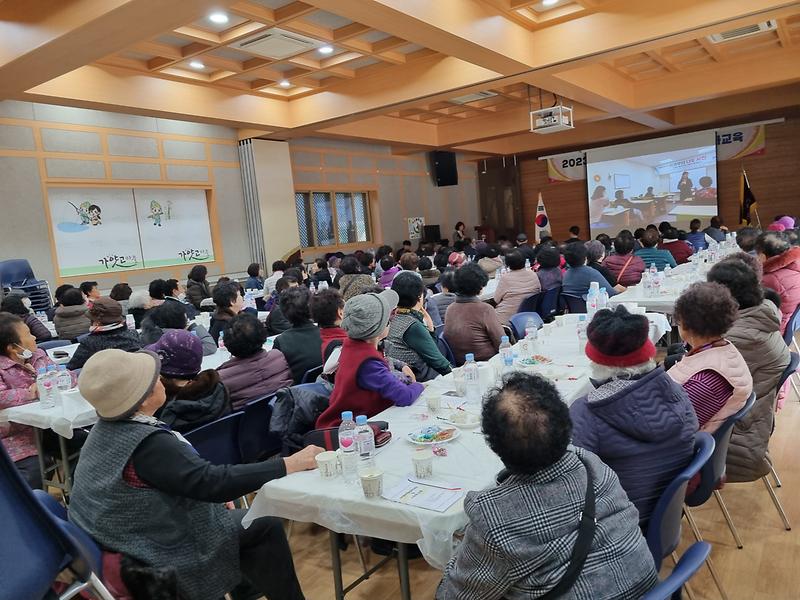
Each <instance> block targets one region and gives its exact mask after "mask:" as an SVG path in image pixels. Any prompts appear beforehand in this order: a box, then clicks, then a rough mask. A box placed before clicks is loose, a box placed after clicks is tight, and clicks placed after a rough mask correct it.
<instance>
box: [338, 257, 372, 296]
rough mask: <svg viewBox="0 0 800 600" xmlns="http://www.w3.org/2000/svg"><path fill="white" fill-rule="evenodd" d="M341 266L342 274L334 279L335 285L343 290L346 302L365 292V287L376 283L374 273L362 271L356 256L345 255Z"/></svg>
mask: <svg viewBox="0 0 800 600" xmlns="http://www.w3.org/2000/svg"><path fill="white" fill-rule="evenodd" d="M339 268H340V269H341V270H342V276H341V277H338V278H337V279H336V280H334V286H336V287H338V288H339V290H340V291H341V292H342V298H344V301H345V302H347V301H348V300H349V299H350V298H352V297H353V296H356V295H358V294H360V293H361V292H363V291H364V289H365V288H368V287H372V286H373V285H375V281H374V280H373V279H372V275H366V274H364V273H362V272H361V264H360V263H359V262H358V259H357V258H356V257H355V256H345V257H344V258H343V259H342V263H341V265H340V267H339Z"/></svg>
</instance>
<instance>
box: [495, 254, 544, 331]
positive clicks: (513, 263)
mask: <svg viewBox="0 0 800 600" xmlns="http://www.w3.org/2000/svg"><path fill="white" fill-rule="evenodd" d="M506 266H507V267H508V268H509V272H508V273H506V274H505V275H503V277H502V278H500V280H499V281H498V282H497V287H496V288H495V290H494V302H495V305H496V308H495V312H496V313H497V318H498V319H499V320H500V323H501V324H502V325H508V322H509V320H510V319H511V317H513V316H514V315H515V314H516V312H517V310H518V309H519V305H520V304H522V301H523V300H524V299H525V298H527V297H528V296H530V295H532V294H538V293H539V292H541V291H542V286H541V285H540V284H539V277H538V275H536V273H535V272H534V271H533V270H531V269H530V268H528V269H526V268H525V257H524V256H523V255H522V253H521V252H520V251H519V250H513V251H511V252H509V253H508V254H506Z"/></svg>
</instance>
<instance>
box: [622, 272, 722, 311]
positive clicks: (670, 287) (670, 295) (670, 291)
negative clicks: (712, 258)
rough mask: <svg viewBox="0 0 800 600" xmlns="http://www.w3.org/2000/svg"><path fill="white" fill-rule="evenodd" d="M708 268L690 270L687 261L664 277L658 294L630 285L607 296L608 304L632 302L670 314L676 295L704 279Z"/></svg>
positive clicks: (673, 309) (673, 308)
mask: <svg viewBox="0 0 800 600" xmlns="http://www.w3.org/2000/svg"><path fill="white" fill-rule="evenodd" d="M706 273H708V269H706V268H701V269H699V270H698V271H697V272H694V271H692V265H691V264H689V263H686V264H683V265H678V266H677V267H676V268H674V269H672V272H671V274H670V276H669V277H666V278H664V283H663V284H662V286H661V292H660V293H659V294H658V296H645V295H644V288H643V287H642V285H641V284H639V285H635V286H631V287H629V288H628V289H627V290H625V291H624V292H622V293H621V294H617V295H615V296H612V297H611V298H609V304H610V305H612V306H616V305H618V304H624V303H627V302H633V303H636V304H638V305H639V306H643V307H644V308H645V309H646V310H647V311H648V312H654V313H664V314H668V315H671V314H672V313H673V312H675V302H676V301H677V300H678V296H680V295H681V293H683V291H684V290H685V289H686V288H687V287H689V286H690V285H691V284H692V283H694V282H696V281H705V280H706Z"/></svg>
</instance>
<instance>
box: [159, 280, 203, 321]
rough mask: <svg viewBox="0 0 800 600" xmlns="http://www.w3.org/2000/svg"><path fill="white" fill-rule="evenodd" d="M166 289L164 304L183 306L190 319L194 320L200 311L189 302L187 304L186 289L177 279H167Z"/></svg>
mask: <svg viewBox="0 0 800 600" xmlns="http://www.w3.org/2000/svg"><path fill="white" fill-rule="evenodd" d="M165 284H166V285H165V287H164V302H173V303H175V304H178V305H179V306H181V307H182V308H183V310H184V312H185V313H186V317H187V318H188V319H190V320H191V319H194V318H195V317H196V316H197V315H198V314H199V313H200V311H198V310H197V309H196V308H195V307H194V306H193V305H191V304H190V303H189V302H186V288H185V287H183V284H182V283H181V282H179V281H178V280H177V279H167V280H166V282H165Z"/></svg>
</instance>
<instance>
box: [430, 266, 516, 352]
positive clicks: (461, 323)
mask: <svg viewBox="0 0 800 600" xmlns="http://www.w3.org/2000/svg"><path fill="white" fill-rule="evenodd" d="M488 281H489V277H488V276H487V275H486V272H485V271H484V270H483V269H482V268H481V267H479V266H478V265H477V264H476V263H474V262H468V263H466V264H465V265H464V266H462V267H461V268H460V269H458V271H456V274H455V284H456V292H457V296H456V301H455V302H453V303H452V304H451V305H450V306H449V307H448V309H447V313H446V315H445V316H446V318H445V322H444V336H445V339H446V340H447V343H448V344H449V346H450V349H451V350H452V351H453V355H454V356H455V359H456V364H457V365H463V364H464V357H465V356H466V355H467V354H469V353H472V354H474V355H475V360H476V361H481V360H489V359H490V358H492V357H493V356H494V355H495V354H497V352H498V350H499V349H500V338H502V337H503V336H504V335H505V332H504V331H503V325H502V324H501V323H500V319H498V318H497V313H496V312H495V311H494V308H493V307H492V305H491V304H487V303H486V302H481V299H480V297H479V296H480V294H481V291H483V288H484V287H486V284H487V283H488Z"/></svg>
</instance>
